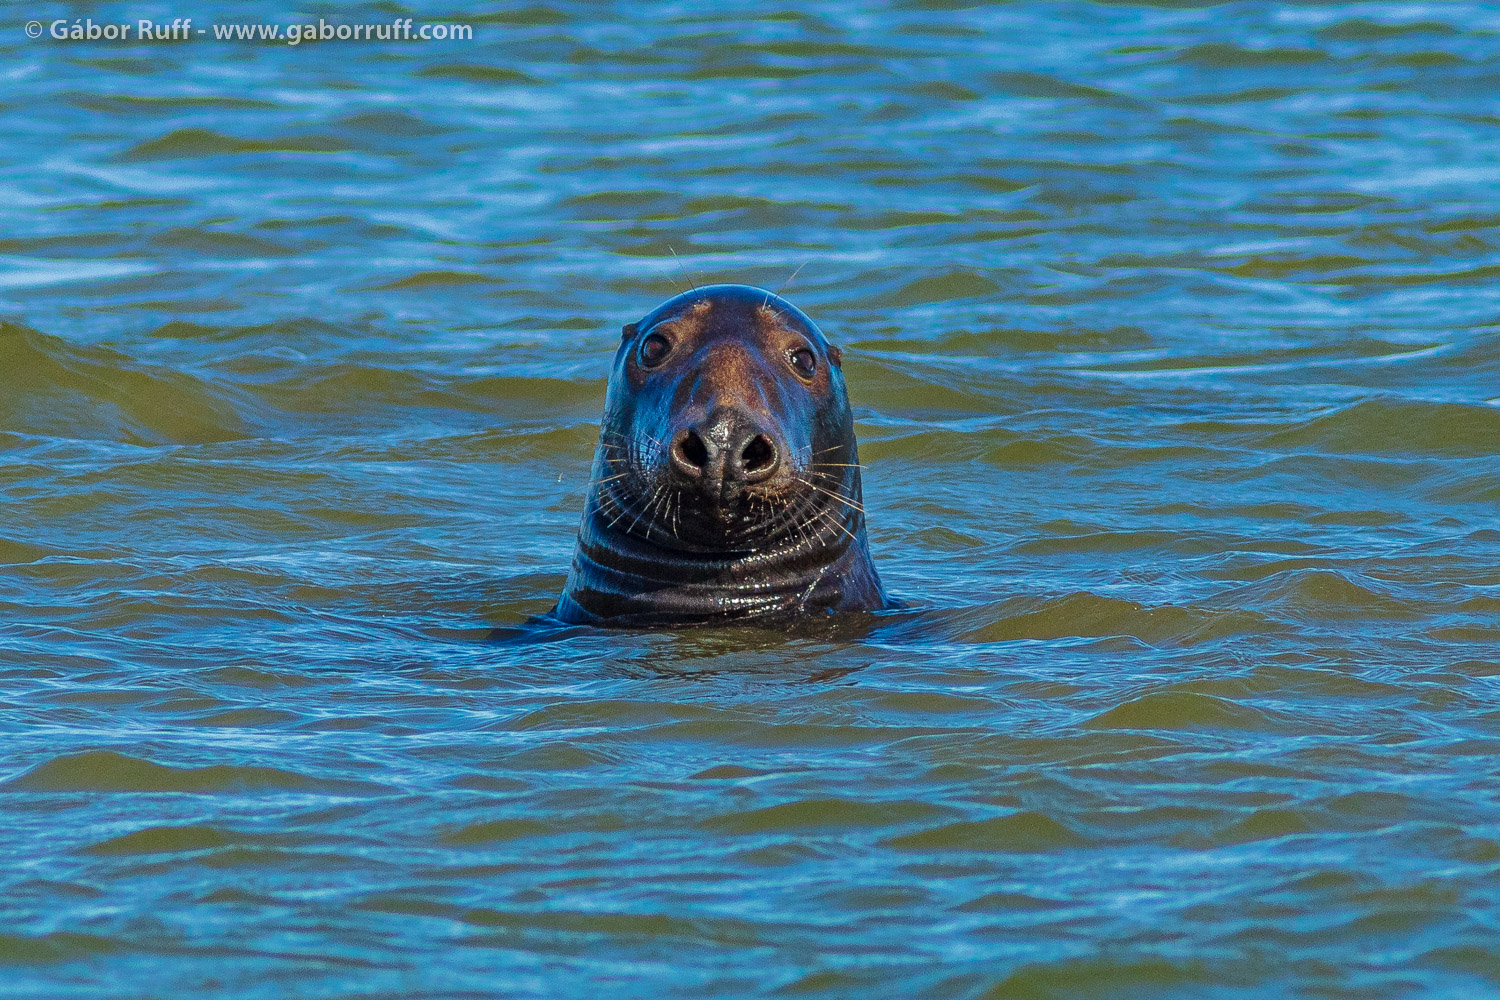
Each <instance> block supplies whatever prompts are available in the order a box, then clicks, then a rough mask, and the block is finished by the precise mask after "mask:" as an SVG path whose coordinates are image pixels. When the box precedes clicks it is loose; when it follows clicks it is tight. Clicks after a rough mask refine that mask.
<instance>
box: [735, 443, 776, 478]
mask: <svg viewBox="0 0 1500 1000" xmlns="http://www.w3.org/2000/svg"><path fill="white" fill-rule="evenodd" d="M775 462H776V446H775V445H774V444H772V443H771V440H770V439H769V438H767V437H766V436H765V435H764V434H757V435H755V437H753V438H751V439H750V443H749V444H747V445H745V450H744V451H742V452H740V467H741V468H742V469H744V470H745V472H747V473H756V472H764V471H765V470H766V469H769V468H770V467H771V466H772V465H774V464H775Z"/></svg>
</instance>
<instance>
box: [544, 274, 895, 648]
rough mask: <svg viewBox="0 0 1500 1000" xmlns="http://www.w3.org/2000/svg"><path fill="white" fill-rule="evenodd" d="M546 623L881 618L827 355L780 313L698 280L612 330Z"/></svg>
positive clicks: (743, 290)
mask: <svg viewBox="0 0 1500 1000" xmlns="http://www.w3.org/2000/svg"><path fill="white" fill-rule="evenodd" d="M623 334H624V335H623V337H622V339H621V342H620V348H619V351H618V352H617V353H616V355H615V364H614V371H613V373H612V374H611V376H610V380H609V391H608V395H607V396H606V398H605V403H604V418H603V426H602V428H601V432H600V435H599V449H598V451H597V452H596V454H595V456H594V466H593V476H592V482H591V483H590V486H589V493H588V500H587V505H586V507H585V509H584V514H583V524H582V526H581V527H580V528H579V531H578V547H577V550H576V552H575V554H574V556H573V566H572V570H571V572H570V573H569V574H568V582H567V585H566V587H565V589H564V591H563V595H562V597H561V598H560V599H559V601H558V603H557V607H556V609H555V610H554V611H553V615H554V616H555V617H556V618H559V619H561V620H563V621H565V622H571V623H578V624H594V625H673V624H683V625H685V624H694V623H710V622H727V621H734V620H743V619H755V618H769V617H790V616H797V615H804V614H826V613H830V612H848V611H871V610H875V609H878V608H882V607H885V606H886V604H887V602H886V598H885V594H884V592H883V590H882V589H881V585H880V577H879V576H878V575H877V574H876V572H875V567H874V564H873V563H872V562H871V561H870V551H869V546H868V544H867V543H866V541H865V521H864V502H863V499H862V497H861V491H860V475H859V473H860V467H859V453H858V449H857V447H856V445H855V440H854V419H853V416H852V415H851V414H850V412H849V400H848V396H847V395H846V393H845V389H844V378H843V373H842V371H841V370H840V361H841V356H840V353H839V350H838V348H836V347H833V346H832V345H830V344H829V343H828V341H827V339H826V338H825V337H824V336H823V333H822V331H820V330H819V329H818V328H817V326H816V325H815V324H814V323H813V322H812V320H810V319H808V317H807V316H805V315H804V314H803V313H802V311H801V310H799V309H798V308H797V307H796V306H793V305H792V304H791V303H789V302H787V301H786V300H784V299H782V298H780V297H779V296H776V295H773V294H772V293H770V292H767V291H765V290H764V289H759V288H751V287H749V286H746V285H711V286H708V287H704V288H697V289H694V290H693V291H691V292H685V293H683V294H682V295H679V296H677V297H676V298H673V299H671V300H669V301H667V302H665V303H663V304H662V305H660V306H658V307H657V308H656V309H655V310H653V311H652V312H651V313H650V314H649V315H648V316H646V318H645V319H643V320H641V321H640V322H639V323H632V324H630V325H628V326H626V327H625V329H624V331H623Z"/></svg>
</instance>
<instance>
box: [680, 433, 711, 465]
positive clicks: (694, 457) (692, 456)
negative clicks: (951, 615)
mask: <svg viewBox="0 0 1500 1000" xmlns="http://www.w3.org/2000/svg"><path fill="white" fill-rule="evenodd" d="M677 457H678V458H680V459H682V461H683V462H685V463H687V464H688V465H690V466H692V467H693V468H695V469H702V468H703V467H704V466H705V465H707V464H708V445H706V444H704V443H703V439H702V438H701V437H699V436H698V434H697V432H696V431H685V432H684V433H683V435H682V437H680V438H678V439H677Z"/></svg>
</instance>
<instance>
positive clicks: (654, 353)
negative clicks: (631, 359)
mask: <svg viewBox="0 0 1500 1000" xmlns="http://www.w3.org/2000/svg"><path fill="white" fill-rule="evenodd" d="M671 353H672V342H671V341H670V340H668V339H667V338H666V337H663V336H662V335H661V334H659V333H653V334H651V335H650V336H648V337H647V338H646V339H645V340H643V341H641V365H642V366H644V367H646V368H655V367H656V366H657V365H659V364H661V363H662V362H663V361H665V360H667V355H668V354H671Z"/></svg>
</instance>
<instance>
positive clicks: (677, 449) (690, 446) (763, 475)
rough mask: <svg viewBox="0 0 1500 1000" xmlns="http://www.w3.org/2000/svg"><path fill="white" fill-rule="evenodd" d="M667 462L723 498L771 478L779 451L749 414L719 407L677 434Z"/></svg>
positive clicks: (701, 487) (774, 472)
mask: <svg viewBox="0 0 1500 1000" xmlns="http://www.w3.org/2000/svg"><path fill="white" fill-rule="evenodd" d="M671 461H672V466H673V467H674V468H675V469H676V470H677V471H678V472H679V473H681V474H682V475H684V476H686V477H687V478H688V479H690V480H692V481H693V482H696V483H697V484H698V486H699V488H700V489H702V490H704V491H705V492H710V493H716V494H720V495H723V496H724V497H726V498H727V497H731V496H733V495H735V494H737V493H739V492H740V491H741V490H743V489H744V488H745V487H746V486H748V485H750V484H751V483H759V482H762V481H764V480H766V479H769V478H771V476H773V475H775V474H776V470H777V469H779V468H780V467H781V449H780V448H778V447H777V445H776V438H775V436H774V435H773V434H771V433H768V432H767V431H766V430H765V429H764V428H762V427H761V426H760V425H759V424H758V423H756V422H755V420H753V419H752V418H751V417H750V416H749V414H747V413H744V412H743V411H741V410H738V409H731V408H729V407H719V408H717V409H715V410H714V411H713V412H712V413H710V414H709V415H708V416H707V417H706V418H705V419H703V420H701V421H699V422H698V423H696V424H694V425H692V426H691V427H688V428H687V429H685V430H683V431H682V432H681V433H679V434H678V435H677V437H676V439H675V440H674V441H673V442H672V448H671Z"/></svg>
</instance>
